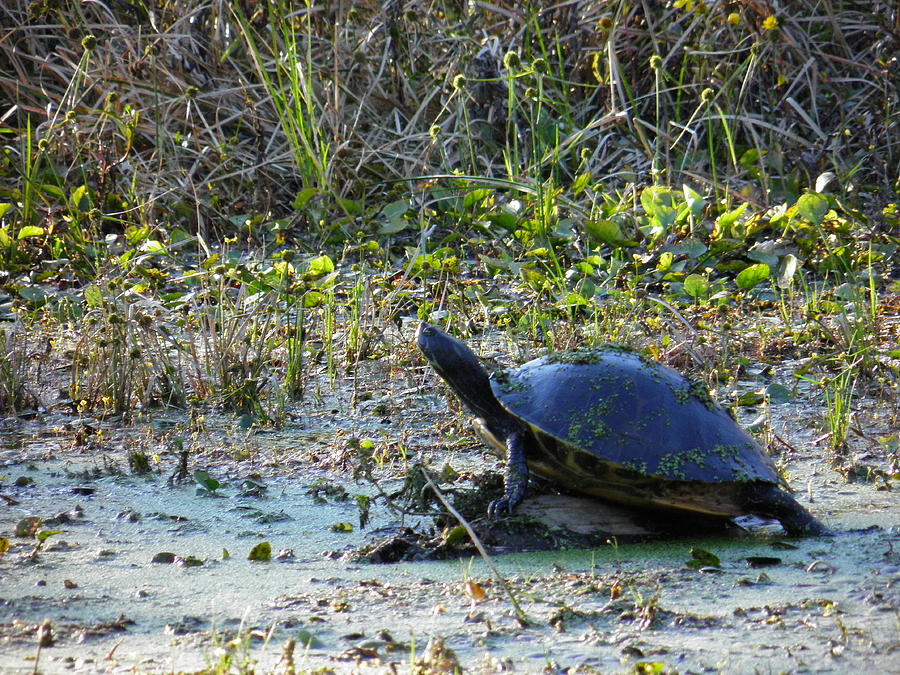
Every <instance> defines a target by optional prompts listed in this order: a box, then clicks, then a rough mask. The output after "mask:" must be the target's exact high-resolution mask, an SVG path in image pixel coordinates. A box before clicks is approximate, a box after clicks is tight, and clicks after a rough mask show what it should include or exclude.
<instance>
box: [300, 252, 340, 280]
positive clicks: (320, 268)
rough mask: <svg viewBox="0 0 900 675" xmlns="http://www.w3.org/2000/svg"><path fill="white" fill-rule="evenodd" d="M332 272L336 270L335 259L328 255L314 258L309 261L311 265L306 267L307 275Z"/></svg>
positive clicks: (321, 274)
mask: <svg viewBox="0 0 900 675" xmlns="http://www.w3.org/2000/svg"><path fill="white" fill-rule="evenodd" d="M332 272H334V261H333V260H332V259H331V258H329V257H328V256H327V255H320V256H318V257H317V258H313V259H312V260H310V261H309V266H308V267H307V268H306V276H309V277H322V276H325V275H326V274H331V273H332Z"/></svg>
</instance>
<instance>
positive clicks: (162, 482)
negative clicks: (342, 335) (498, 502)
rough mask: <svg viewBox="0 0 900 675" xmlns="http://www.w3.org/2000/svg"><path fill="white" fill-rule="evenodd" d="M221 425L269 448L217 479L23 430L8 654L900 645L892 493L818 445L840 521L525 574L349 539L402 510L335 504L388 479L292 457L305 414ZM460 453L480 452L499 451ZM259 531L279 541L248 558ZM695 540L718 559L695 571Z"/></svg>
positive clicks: (819, 506)
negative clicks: (33, 530)
mask: <svg viewBox="0 0 900 675" xmlns="http://www.w3.org/2000/svg"><path fill="white" fill-rule="evenodd" d="M241 433H244V432H241ZM229 434H231V435H229ZM211 437H215V438H218V440H217V441H213V440H210V441H209V442H210V443H211V444H213V445H215V444H216V443H217V444H218V445H219V446H221V447H228V448H233V447H235V446H240V447H245V446H247V447H249V445H252V444H254V443H255V444H256V446H257V447H265V448H266V449H265V450H258V451H254V454H252V456H250V458H249V459H248V457H246V456H235V455H234V454H233V453H232V454H228V453H223V454H220V455H216V454H215V453H208V454H207V455H205V456H204V455H203V453H199V454H198V456H196V457H194V459H192V464H191V469H192V470H193V469H194V468H196V467H198V466H202V467H203V468H206V469H207V470H208V471H209V473H210V475H212V476H214V477H215V478H216V479H217V480H218V481H219V482H220V483H221V486H220V487H219V488H217V489H216V490H214V491H213V492H212V493H209V492H203V491H202V490H198V485H197V484H196V483H194V482H193V481H190V480H189V481H187V482H178V481H171V480H169V478H170V475H171V474H172V473H173V471H174V468H175V466H176V464H177V461H176V457H175V455H174V454H166V453H163V454H162V456H161V457H159V458H156V460H154V461H153V462H152V463H151V465H152V468H153V471H151V473H149V474H145V475H132V474H130V473H129V472H128V463H127V460H126V459H125V454H124V451H123V450H122V448H124V447H126V446H128V445H129V444H133V443H130V442H129V441H128V439H127V438H126V439H124V440H123V441H122V443H121V444H120V445H121V448H119V449H117V443H116V442H115V441H114V440H111V439H113V438H114V434H112V433H110V434H109V435H108V436H107V438H106V440H107V445H106V446H105V447H102V448H100V449H96V448H95V449H84V448H83V449H81V450H78V449H73V448H72V446H71V439H70V438H68V437H66V438H57V437H55V436H48V435H46V434H44V435H41V434H37V435H35V436H30V437H29V436H27V435H26V436H14V435H12V434H7V435H5V436H4V440H5V447H4V448H3V449H2V454H0V460H2V461H3V462H4V464H5V466H3V468H2V474H3V476H4V479H5V480H4V481H3V487H2V491H0V496H2V498H3V503H2V504H0V536H4V537H7V538H8V539H9V541H10V544H11V549H10V550H9V551H8V552H7V553H6V554H5V555H4V556H3V557H2V558H0V602H2V604H0V671H2V672H3V673H31V672H33V671H34V669H35V667H36V666H37V669H38V670H39V671H41V672H45V673H53V672H133V671H134V670H137V671H140V672H178V671H196V670H198V669H202V668H205V667H209V666H212V665H215V664H220V665H221V664H225V663H227V662H229V660H230V664H231V665H230V667H231V668H232V670H233V672H238V671H239V667H240V666H242V665H247V664H252V663H256V667H257V669H258V672H259V669H260V668H263V669H271V668H274V669H281V670H284V669H286V668H287V665H288V663H289V662H293V664H294V666H295V667H296V669H298V670H300V671H303V670H310V671H312V670H315V669H324V670H322V671H321V672H329V671H334V672H357V671H363V672H365V671H371V672H392V671H394V670H395V669H396V670H397V671H398V672H408V671H409V669H410V663H411V661H416V662H417V663H418V664H419V665H420V667H422V668H425V669H426V670H425V671H424V672H452V670H453V668H454V667H456V666H459V667H461V668H464V669H466V670H468V671H474V672H505V671H508V670H515V671H516V672H566V669H571V670H570V671H569V672H574V670H575V669H578V668H581V669H582V670H581V671H579V672H592V671H591V669H594V671H596V672H633V671H634V669H635V668H641V667H645V668H651V669H657V671H658V672H735V673H741V672H772V673H775V672H849V671H853V670H858V669H861V668H868V669H875V670H876V671H878V672H886V671H890V670H892V669H893V670H896V663H897V662H898V660H900V641H898V640H900V624H898V609H897V608H898V606H900V542H898V538H897V528H898V525H900V522H898V521H900V518H898V513H900V511H898V500H897V497H896V493H895V492H892V491H890V490H884V489H877V488H878V486H876V485H874V484H872V483H847V482H846V481H844V480H843V479H842V478H841V477H840V476H838V475H837V474H836V473H835V472H834V471H832V470H830V469H825V468H823V467H822V465H821V462H818V461H816V460H815V457H814V454H815V453H814V452H813V451H810V453H809V455H808V456H803V455H802V453H798V454H797V456H796V457H794V458H793V460H792V462H791V463H790V465H789V475H790V476H791V480H792V482H793V483H794V484H795V486H796V487H799V488H800V490H799V494H798V498H799V499H800V501H801V502H802V503H804V505H806V506H807V507H808V508H810V510H812V511H813V512H814V513H815V514H816V515H817V517H820V518H821V519H822V520H823V521H825V522H826V524H827V525H829V526H830V527H831V528H832V529H833V530H834V532H835V536H833V537H828V538H816V539H805V540H800V539H786V538H784V537H783V536H781V535H780V533H779V532H777V531H775V532H770V531H769V530H766V529H765V528H764V529H763V530H762V533H756V534H754V535H752V536H746V535H743V536H742V535H739V534H734V533H733V532H732V533H726V534H722V535H718V536H716V537H708V536H706V537H699V536H698V537H679V538H677V539H673V540H668V541H664V542H653V543H642V544H631V545H625V544H618V545H616V544H615V543H614V542H611V543H610V544H607V545H605V546H602V547H598V548H596V549H592V550H576V551H553V552H540V553H517V554H510V555H498V556H495V557H494V563H495V564H496V565H497V568H498V570H499V572H500V573H501V574H502V575H503V577H505V579H506V580H507V581H508V584H509V588H508V590H507V589H505V588H504V586H503V584H502V583H501V581H500V579H499V577H498V576H497V574H495V573H494V572H493V571H492V570H490V569H489V568H487V567H486V566H485V564H484V563H483V562H482V561H481V560H480V559H471V558H464V559H462V560H449V561H439V562H410V563H398V564H393V565H372V564H363V563H359V562H354V561H353V559H352V558H351V557H349V556H346V555H345V553H346V552H348V551H352V550H355V549H358V548H360V547H362V546H364V545H365V544H366V543H367V541H369V540H370V538H371V537H372V536H373V535H372V532H373V531H375V530H378V529H379V528H384V527H389V526H391V525H395V524H396V519H395V518H394V516H392V514H391V513H389V512H388V511H387V510H385V509H383V508H380V507H378V506H376V507H375V508H373V510H372V514H371V521H370V522H369V523H368V524H367V527H366V529H365V530H360V528H359V523H358V510H357V506H356V502H355V501H354V500H353V499H349V500H340V499H335V498H331V497H330V496H328V495H327V494H326V496H325V499H324V500H322V499H317V495H318V496H322V492H321V490H319V491H316V490H312V491H311V487H314V486H315V485H316V484H317V481H319V480H321V479H327V480H331V481H336V482H337V483H338V484H340V485H343V486H345V487H346V489H347V490H348V492H350V493H352V494H357V493H366V492H367V491H368V492H369V493H371V485H368V486H367V485H365V484H358V483H356V482H354V481H353V480H351V477H350V475H349V470H348V471H346V472H343V473H342V472H340V471H334V470H331V471H326V470H325V469H323V468H316V467H317V466H318V465H317V464H316V462H314V461H307V460H309V457H310V454H309V453H308V455H307V456H306V457H303V458H302V459H298V458H297V457H293V458H291V457H289V456H286V455H285V454H284V448H285V447H298V445H302V443H299V442H298V440H297V439H298V435H297V431H296V429H294V430H293V431H292V430H291V429H290V428H288V429H286V430H285V431H284V432H280V433H279V434H269V435H266V434H262V435H259V436H256V437H254V438H253V439H252V440H251V435H246V439H245V440H240V439H241V438H243V437H241V436H240V435H237V436H235V434H233V433H232V432H222V433H221V434H220V435H219V436H215V435H214V434H213V435H212V436H211ZM235 438H238V440H237V441H236V440H235ZM132 441H133V439H132ZM330 444H333V440H329V442H328V444H326V445H330ZM323 447H324V446H323ZM314 454H315V453H314V452H313V453H312V455H314ZM451 458H452V461H453V462H454V465H455V466H457V467H460V468H463V469H465V468H466V467H465V462H466V461H469V462H470V463H471V464H472V468H474V469H477V468H478V467H479V466H481V465H482V464H483V463H484V462H485V461H489V460H486V459H485V456H484V455H483V454H482V453H480V452H470V453H466V452H463V451H459V452H458V453H457V454H454V455H452V456H451ZM436 459H437V458H436ZM445 459H446V457H442V458H440V460H441V461H444V460H445ZM157 460H158V461H157ZM437 465H438V466H440V464H437ZM401 473H402V472H401ZM397 480H399V478H398V479H397ZM882 487H883V486H882ZM810 495H811V496H813V497H814V499H813V500H812V501H811V502H810V500H809V496H810ZM29 517H38V518H40V519H42V521H43V524H42V527H43V529H45V530H50V531H54V530H61V532H59V533H58V534H54V535H52V536H50V537H49V538H48V539H47V540H46V542H45V543H44V544H43V545H42V546H41V547H40V549H39V550H37V551H35V547H36V546H35V545H36V541H35V539H33V538H23V537H17V536H14V533H15V530H16V527H17V524H18V523H20V522H21V521H22V520H23V519H25V518H29ZM341 524H348V525H350V526H352V529H351V528H348V527H346V526H341ZM404 524H406V525H415V522H412V521H405V522H404ZM347 529H350V531H342V530H347ZM767 531H769V532H770V534H766V532H767ZM263 541H265V542H268V543H269V544H270V546H271V550H272V557H273V559H272V560H270V561H267V562H262V561H251V560H248V559H247V557H248V553H249V552H250V550H251V549H252V548H253V547H254V546H255V545H257V544H259V543H260V542H263ZM692 548H693V549H703V550H705V551H709V552H711V553H714V554H715V555H716V556H718V558H719V560H720V565H719V566H715V565H707V566H706V567H702V566H701V567H702V568H701V569H696V568H690V567H688V566H687V565H686V562H687V561H688V560H690V559H691V549H692ZM226 552H227V554H226ZM163 554H172V555H163ZM466 582H468V583H466ZM509 593H512V594H513V595H514V596H515V598H516V600H517V601H518V603H519V605H520V607H521V609H522V610H523V612H524V615H525V618H526V620H527V623H525V624H523V623H522V622H521V621H520V620H519V619H518V618H517V614H516V612H515V610H514V608H513V604H512V603H511V601H510V599H509ZM42 624H45V625H46V626H47V628H46V629H45V631H44V638H43V640H44V645H43V646H42V647H40V648H39V647H38V642H39V639H38V638H39V635H40V631H39V630H38V627H39V626H40V625H42ZM291 640H293V644H294V648H293V652H292V654H291V655H290V656H286V655H285V649H286V648H288V645H289V644H290V641H291ZM288 651H290V649H288ZM641 664H643V665H641ZM442 669H443V670H442Z"/></svg>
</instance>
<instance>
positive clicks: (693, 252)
mask: <svg viewBox="0 0 900 675" xmlns="http://www.w3.org/2000/svg"><path fill="white" fill-rule="evenodd" d="M669 250H670V251H671V252H672V253H674V254H675V255H680V254H684V255H686V256H688V257H689V258H691V259H693V260H696V259H697V258H699V257H700V256H701V255H703V254H704V253H706V251H707V248H706V244H704V243H703V242H702V241H700V240H699V239H694V238H692V237H690V238H688V239H684V240H682V241H680V242H678V243H677V244H675V245H673V246H669Z"/></svg>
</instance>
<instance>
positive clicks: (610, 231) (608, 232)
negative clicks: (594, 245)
mask: <svg viewBox="0 0 900 675" xmlns="http://www.w3.org/2000/svg"><path fill="white" fill-rule="evenodd" d="M584 230H585V232H587V234H588V236H589V237H590V238H591V239H595V240H597V241H602V242H603V243H604V244H609V245H610V246H619V245H621V243H622V242H623V241H624V237H623V236H622V230H621V229H620V228H619V225H618V223H616V222H615V221H612V220H588V221H585V223H584Z"/></svg>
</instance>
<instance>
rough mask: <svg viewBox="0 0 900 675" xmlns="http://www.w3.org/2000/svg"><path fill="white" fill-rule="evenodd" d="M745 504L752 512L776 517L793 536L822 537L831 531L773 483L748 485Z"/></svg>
mask: <svg viewBox="0 0 900 675" xmlns="http://www.w3.org/2000/svg"><path fill="white" fill-rule="evenodd" d="M744 504H745V506H746V507H747V510H748V511H750V512H751V513H756V514H759V515H763V516H769V517H770V518H775V519H776V520H777V521H778V522H780V523H781V526H782V527H783V528H784V530H785V532H787V533H788V534H789V535H791V536H792V537H821V536H827V535H830V534H831V532H830V531H829V529H828V528H827V527H825V525H823V524H822V523H821V522H820V521H819V520H817V519H816V518H815V517H813V515H812V514H810V512H809V511H807V510H806V509H805V508H803V506H801V505H800V503H799V502H798V501H797V500H796V499H794V498H793V497H792V496H791V495H790V494H789V493H787V492H785V491H784V490H782V489H781V488H779V487H778V486H777V485H773V484H771V483H753V484H751V485H749V486H748V487H747V491H746V493H745V495H744Z"/></svg>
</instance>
